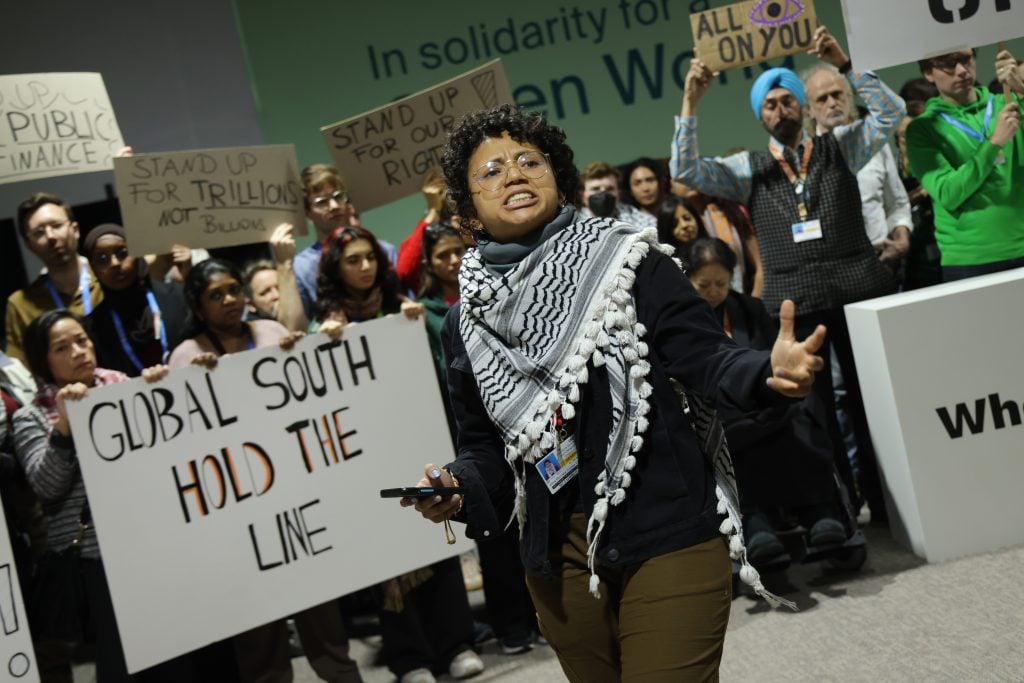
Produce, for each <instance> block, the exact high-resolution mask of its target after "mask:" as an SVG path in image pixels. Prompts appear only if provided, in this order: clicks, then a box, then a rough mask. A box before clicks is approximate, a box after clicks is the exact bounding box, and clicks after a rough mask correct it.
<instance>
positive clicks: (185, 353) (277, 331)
mask: <svg viewBox="0 0 1024 683" xmlns="http://www.w3.org/2000/svg"><path fill="white" fill-rule="evenodd" d="M247 324H248V325H249V329H250V330H252V340H253V343H254V344H256V348H257V349H261V348H263V347H265V346H273V345H274V344H277V343H278V342H280V341H281V337H283V336H285V335H286V334H288V330H287V329H286V328H285V326H284V325H282V324H281V323H279V322H277V321H276V320H249V321H247ZM198 338H202V339H203V342H202V343H200V342H198V341H196V340H197V339H198ZM201 353H217V350H216V349H215V348H213V346H212V345H211V344H210V343H209V341H208V340H207V339H206V338H205V336H202V337H193V338H192V339H186V340H185V341H183V342H181V343H180V344H178V346H176V347H175V349H174V352H173V353H172V354H171V358H170V360H168V361H167V365H168V366H170V368H171V370H177V369H178V368H183V367H185V366H186V365H188V364H189V363H191V362H192V359H193V358H195V357H196V356H198V355H199V354H201Z"/></svg>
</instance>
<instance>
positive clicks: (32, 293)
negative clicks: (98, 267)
mask: <svg viewBox="0 0 1024 683" xmlns="http://www.w3.org/2000/svg"><path fill="white" fill-rule="evenodd" d="M17 221H18V231H19V232H20V233H21V238H22V240H24V242H25V247H26V248H27V249H28V250H29V251H30V252H32V253H33V254H35V255H36V256H38V257H39V260H40V261H42V262H43V265H44V266H45V268H44V269H43V272H42V274H40V276H39V277H37V278H36V279H35V280H34V281H33V282H32V284H30V285H29V286H28V287H26V288H24V289H19V290H18V291H17V292H15V293H14V294H11V296H10V297H8V299H7V314H6V318H5V320H6V323H5V325H6V336H7V355H9V356H11V357H12V358H17V359H18V360H20V361H23V362H24V360H25V350H24V348H23V347H22V335H23V334H24V332H25V329H26V328H27V327H28V324H29V323H30V322H32V321H33V320H35V318H36V317H38V316H39V315H41V314H43V313H45V312H46V311H50V310H54V309H57V308H67V309H69V310H71V311H72V312H73V313H77V314H78V315H88V314H89V313H91V312H92V310H93V309H94V308H95V307H96V306H97V305H99V303H100V302H101V301H102V300H103V290H102V289H101V288H100V283H99V281H98V280H97V279H96V277H95V275H94V274H93V272H92V271H91V270H90V269H89V264H88V262H87V261H86V260H85V259H84V258H82V257H81V256H79V255H78V223H77V222H76V221H75V218H74V216H73V215H72V214H71V207H70V206H69V205H68V204H67V203H66V202H65V201H64V200H63V199H61V198H60V197H58V196H56V195H52V194H49V193H46V192H37V193H36V194H34V195H32V196H31V197H29V198H28V199H26V200H25V201H23V202H22V203H21V204H20V205H19V206H18V215H17Z"/></svg>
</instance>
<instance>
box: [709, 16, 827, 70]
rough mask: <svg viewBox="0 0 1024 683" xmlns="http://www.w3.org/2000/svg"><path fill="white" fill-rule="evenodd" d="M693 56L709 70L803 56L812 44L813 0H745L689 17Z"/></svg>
mask: <svg viewBox="0 0 1024 683" xmlns="http://www.w3.org/2000/svg"><path fill="white" fill-rule="evenodd" d="M690 27H691V28H692V29H693V42H694V45H695V46H696V51H697V55H698V56H699V57H700V58H701V60H702V61H703V62H704V63H705V64H707V65H708V68H710V69H711V70H712V71H724V70H726V69H735V68H736V67H740V66H749V65H751V64H757V63H759V62H763V61H765V60H767V59H773V58H775V57H785V56H786V55H792V54H796V53H798V52H805V51H806V50H807V49H809V48H810V47H811V45H812V44H813V43H814V31H815V29H817V27H818V24H817V18H816V17H815V13H814V2H813V0H750V1H749V2H740V3H736V4H733V5H725V6H724V7H716V8H714V9H709V10H706V11H704V12H698V13H695V14H691V15H690Z"/></svg>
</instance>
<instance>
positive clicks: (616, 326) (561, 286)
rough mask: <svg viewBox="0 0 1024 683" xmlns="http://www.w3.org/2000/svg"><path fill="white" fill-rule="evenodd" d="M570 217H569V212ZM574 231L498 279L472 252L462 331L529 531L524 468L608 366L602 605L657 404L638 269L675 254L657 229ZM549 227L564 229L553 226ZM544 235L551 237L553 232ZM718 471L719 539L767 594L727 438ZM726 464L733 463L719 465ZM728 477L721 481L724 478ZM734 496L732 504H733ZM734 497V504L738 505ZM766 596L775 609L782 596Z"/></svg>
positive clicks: (591, 533)
mask: <svg viewBox="0 0 1024 683" xmlns="http://www.w3.org/2000/svg"><path fill="white" fill-rule="evenodd" d="M567 212H569V213H567ZM556 222H557V223H565V224H566V225H565V227H564V228H562V229H561V230H559V231H558V232H557V234H554V235H547V239H544V240H543V241H541V242H540V243H539V244H538V245H536V246H535V247H533V248H532V251H529V253H527V254H526V255H525V256H524V257H523V258H522V260H520V261H519V262H518V264H517V265H515V266H514V267H504V268H501V269H494V268H491V267H489V266H490V264H489V263H487V262H485V260H484V258H483V256H482V254H481V251H480V249H470V250H469V251H467V252H466V254H465V256H464V257H463V260H462V267H461V269H460V271H459V285H460V290H461V296H462V298H461V302H462V303H461V315H460V320H459V332H460V333H461V336H462V340H463V343H464V344H465V347H466V352H467V353H468V355H469V360H470V363H471V365H472V367H473V373H474V375H475V377H476V381H477V385H478V387H479V390H480V396H481V398H482V400H483V404H484V407H485V408H486V410H487V412H488V414H489V416H490V418H491V420H492V421H493V422H494V424H495V426H496V427H497V429H498V431H499V433H500V434H501V437H502V440H503V442H504V443H505V457H506V459H507V460H508V462H509V465H510V466H511V467H512V469H513V472H514V473H515V480H516V502H515V513H514V514H515V515H516V516H517V517H518V519H519V522H520V524H519V528H520V529H523V528H524V527H525V521H526V504H525V496H526V489H525V480H526V468H527V465H528V464H529V463H535V462H537V461H538V460H540V459H541V458H542V457H544V455H545V454H546V453H547V452H548V451H550V450H551V449H552V448H553V447H554V445H555V441H556V429H555V426H554V425H555V420H554V417H555V415H556V413H557V412H558V411H561V415H562V417H563V418H564V419H566V420H570V419H572V418H573V417H574V416H575V413H576V411H575V407H574V404H576V403H577V402H578V401H579V398H580V387H581V386H582V385H584V384H586V383H587V382H588V381H589V374H588V368H587V366H588V363H590V362H592V363H593V364H594V366H602V365H603V366H605V369H606V371H607V374H608V382H609V386H610V390H611V399H612V401H611V403H612V423H611V425H610V426H609V433H608V444H607V445H608V448H607V456H606V459H605V465H604V470H603V472H602V473H601V474H600V475H599V477H598V482H597V485H596V493H597V495H598V500H597V502H596V503H595V505H594V509H593V512H592V514H591V517H590V519H589V520H588V523H587V542H588V544H589V548H588V552H587V560H588V564H589V567H590V572H591V577H590V591H591V593H593V594H594V596H595V597H600V593H599V584H600V581H599V579H598V576H597V573H596V571H595V566H594V563H595V557H596V552H597V546H598V542H599V540H600V537H601V533H602V531H603V530H604V526H605V522H606V520H607V518H608V509H609V506H612V505H619V504H620V503H622V502H623V501H624V500H625V498H626V490H627V489H628V488H629V486H630V483H631V476H630V471H631V470H632V469H633V468H634V467H635V466H636V459H637V454H638V453H639V452H640V450H641V449H642V448H643V443H644V433H645V432H646V431H647V427H648V417H647V416H648V414H649V413H650V410H651V406H650V403H649V402H648V400H647V399H648V398H649V397H650V395H651V392H652V388H651V385H650V384H649V383H648V381H647V375H648V372H649V371H650V367H651V366H650V363H649V362H648V361H647V359H646V357H647V354H648V346H647V343H646V342H645V341H644V336H645V335H646V333H647V330H646V329H645V327H644V325H643V324H642V323H640V322H639V321H638V320H637V317H636V306H635V302H634V299H633V284H634V281H635V280H636V269H637V267H638V266H639V265H640V263H641V262H642V261H643V259H644V258H645V257H646V256H647V255H648V253H649V252H650V250H651V249H657V250H660V251H663V252H664V253H666V254H668V255H671V254H672V251H673V250H672V248H671V247H668V246H666V245H662V244H659V243H658V235H657V231H656V230H655V229H653V228H648V229H644V230H641V229H638V228H636V227H634V226H632V225H628V224H626V223H622V222H618V221H614V220H612V219H608V218H579V217H577V216H575V215H572V214H571V209H564V210H563V212H562V213H561V214H559V216H558V217H557V218H556ZM552 225H555V223H553V224H552ZM550 227H551V226H549V228H546V229H545V231H546V232H551V230H550ZM717 447H718V448H719V450H721V451H722V454H721V456H718V457H712V456H710V455H709V457H710V458H711V461H712V463H713V464H714V465H715V473H716V482H718V481H719V480H721V484H724V486H723V485H719V486H717V487H716V493H717V494H718V499H719V506H718V509H719V512H720V513H722V514H725V515H727V519H726V520H724V521H723V523H722V528H721V531H722V533H723V534H726V535H729V536H731V537H733V538H734V539H735V540H733V538H730V551H731V553H732V555H733V557H734V558H735V559H739V560H741V561H742V563H743V565H744V566H743V571H741V576H742V577H743V579H744V581H746V582H747V583H750V584H751V585H752V586H754V588H755V590H757V592H758V593H759V594H766V593H767V591H764V589H763V586H761V583H760V580H759V578H758V577H757V573H756V571H754V569H753V567H750V566H749V564H748V563H747V562H746V559H745V554H746V553H745V551H744V549H743V543H742V536H741V533H742V531H741V524H740V515H739V504H738V500H736V498H735V478H734V476H733V475H732V463H731V459H730V458H729V454H728V450H727V449H725V446H724V439H722V440H721V441H720V442H719V445H718V446H717ZM719 461H721V462H722V463H724V464H723V465H722V466H719V464H718V463H719ZM720 471H721V477H720V476H719V472H720ZM729 494H732V495H729ZM730 499H731V500H730ZM766 597H769V599H772V600H774V596H770V594H767V595H766Z"/></svg>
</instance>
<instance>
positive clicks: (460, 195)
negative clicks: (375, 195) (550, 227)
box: [441, 104, 580, 219]
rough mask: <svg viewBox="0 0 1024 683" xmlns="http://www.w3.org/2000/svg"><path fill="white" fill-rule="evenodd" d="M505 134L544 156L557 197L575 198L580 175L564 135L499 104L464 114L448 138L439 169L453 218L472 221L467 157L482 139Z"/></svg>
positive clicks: (511, 106) (534, 116) (534, 115)
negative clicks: (455, 216)
mask: <svg viewBox="0 0 1024 683" xmlns="http://www.w3.org/2000/svg"><path fill="white" fill-rule="evenodd" d="M505 132H507V133H508V134H509V136H510V137H511V138H512V139H513V140H515V141H516V142H520V143H529V144H531V145H534V146H536V147H537V148H538V149H539V150H540V151H542V152H544V153H545V154H547V155H548V157H549V158H550V159H551V165H552V168H553V170H554V173H555V184H556V185H557V186H558V191H559V193H561V195H562V196H563V197H565V198H566V199H568V200H569V201H571V200H572V199H573V198H574V197H575V196H576V188H577V186H578V185H579V183H580V174H579V171H577V170H576V164H574V163H573V153H572V148H571V147H569V145H567V144H565V131H563V130H562V129H561V128H559V127H558V126H554V125H552V124H550V123H548V122H547V120H546V119H545V118H544V117H543V116H541V115H540V114H538V113H536V112H528V111H525V110H523V109H520V108H519V107H518V106H516V105H514V104H499V105H498V106H497V107H492V108H491V109H484V110H482V111H476V112H472V113H469V114H466V115H465V116H464V117H463V118H462V120H461V121H459V123H458V125H456V126H455V128H453V129H452V131H451V132H450V133H449V134H448V141H447V142H446V143H445V146H444V151H443V155H442V159H441V168H442V170H443V171H444V179H445V185H446V186H447V187H446V193H447V196H448V199H449V201H450V202H451V203H452V204H454V206H455V211H454V213H455V214H457V215H459V216H462V217H463V218H467V219H471V218H476V209H475V208H474V207H473V196H472V195H471V194H470V187H469V157H470V156H472V155H473V152H475V151H476V148H477V147H479V146H480V143H481V142H483V141H484V139H485V138H498V137H501V134H502V133H505Z"/></svg>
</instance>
